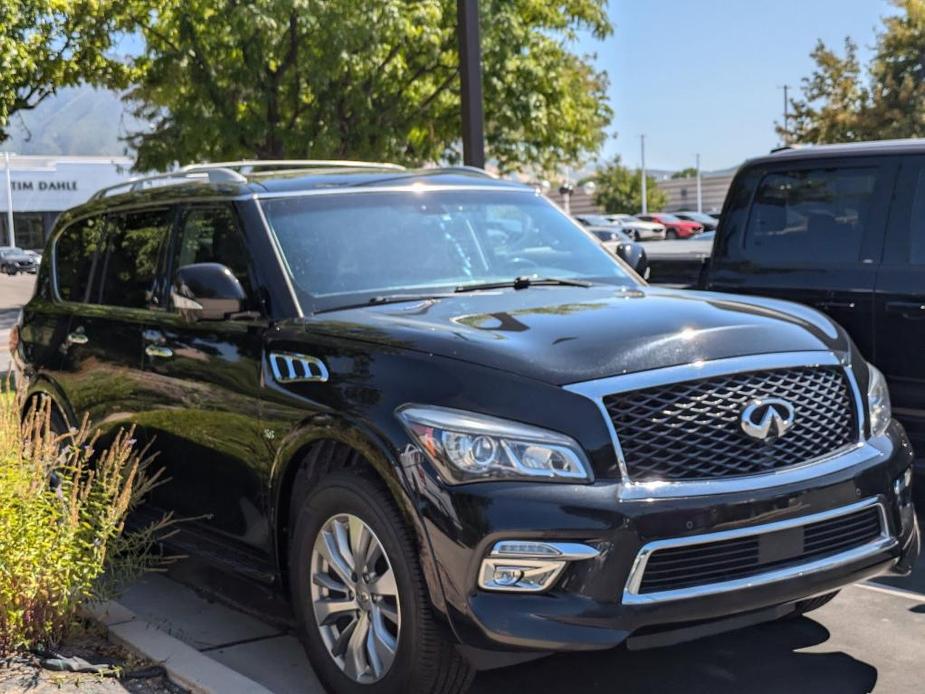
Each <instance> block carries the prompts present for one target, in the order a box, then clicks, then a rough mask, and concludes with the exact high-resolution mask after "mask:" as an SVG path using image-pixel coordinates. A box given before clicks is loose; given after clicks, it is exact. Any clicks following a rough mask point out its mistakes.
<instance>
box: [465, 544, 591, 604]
mask: <svg viewBox="0 0 925 694" xmlns="http://www.w3.org/2000/svg"><path fill="white" fill-rule="evenodd" d="M598 554H600V553H599V552H598V550H597V549H595V548H594V547H591V546H589V545H583V544H579V543H575V542H543V541H535V540H503V541H501V542H498V543H496V544H495V546H494V547H493V548H492V550H491V553H490V554H489V555H488V556H487V557H486V558H485V559H483V560H482V566H481V569H480V571H479V587H480V588H482V589H484V590H493V591H507V592H512V593H539V592H542V591H544V590H548V589H549V588H551V587H552V586H553V585H554V584H555V582H556V580H557V579H558V578H559V576H560V575H561V574H562V571H563V569H565V567H566V566H568V564H569V562H573V561H582V560H584V559H593V558H594V557H596V556H598Z"/></svg>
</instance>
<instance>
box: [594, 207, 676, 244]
mask: <svg viewBox="0 0 925 694" xmlns="http://www.w3.org/2000/svg"><path fill="white" fill-rule="evenodd" d="M605 216H606V218H607V219H609V220H610V221H611V222H613V223H615V224H619V225H620V228H621V229H623V231H625V232H626V233H627V234H629V235H630V236H632V237H633V238H634V239H635V240H636V241H662V240H663V239H664V238H665V225H664V224H659V223H658V222H644V221H643V220H641V219H639V218H638V217H634V216H633V215H631V214H608V215H605Z"/></svg>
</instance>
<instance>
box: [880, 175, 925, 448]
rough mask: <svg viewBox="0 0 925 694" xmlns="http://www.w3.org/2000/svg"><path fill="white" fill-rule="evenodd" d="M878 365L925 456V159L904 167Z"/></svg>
mask: <svg viewBox="0 0 925 694" xmlns="http://www.w3.org/2000/svg"><path fill="white" fill-rule="evenodd" d="M874 298H875V302H876V311H877V323H876V325H877V333H876V335H877V336H876V347H875V352H874V363H875V364H876V365H877V367H878V368H879V369H880V370H881V371H883V373H884V374H885V375H886V377H887V381H888V382H889V385H890V397H891V399H892V401H893V408H894V411H895V413H896V416H897V418H898V419H900V421H902V422H903V424H905V425H906V429H907V430H908V432H909V435H910V438H911V439H912V445H913V448H914V449H915V451H916V456H917V457H922V456H923V455H925V360H923V353H925V157H909V158H907V159H905V160H904V161H903V163H902V165H901V168H900V172H899V176H898V178H897V183H896V191H895V195H894V204H893V210H892V214H891V216H890V220H889V227H888V229H887V236H886V245H885V247H884V252H883V263H882V265H881V267H880V271H879V273H878V274H877V287H876V293H875V295H874Z"/></svg>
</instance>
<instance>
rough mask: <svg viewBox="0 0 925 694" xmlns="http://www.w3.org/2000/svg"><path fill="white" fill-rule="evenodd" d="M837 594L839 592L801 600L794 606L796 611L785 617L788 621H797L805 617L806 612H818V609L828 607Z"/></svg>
mask: <svg viewBox="0 0 925 694" xmlns="http://www.w3.org/2000/svg"><path fill="white" fill-rule="evenodd" d="M838 593H839V591H837V590H833V591H832V592H831V593H826V594H825V595H817V596H816V597H815V598H809V599H808V600H801V601H800V602H798V603H797V604H796V606H795V607H796V609H795V610H794V611H793V612H791V613H790V614H789V615H787V617H788V618H789V619H797V618H798V617H802V616H803V615H805V614H806V613H807V612H812V611H813V610H818V609H819V608H820V607H822V606H824V605H828V604H829V603H830V602H832V600H834V599H835V596H836V595H838Z"/></svg>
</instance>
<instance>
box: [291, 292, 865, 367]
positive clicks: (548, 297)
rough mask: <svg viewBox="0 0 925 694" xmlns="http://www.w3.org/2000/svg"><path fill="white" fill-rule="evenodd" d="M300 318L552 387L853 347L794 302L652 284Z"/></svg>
mask: <svg viewBox="0 0 925 694" xmlns="http://www.w3.org/2000/svg"><path fill="white" fill-rule="evenodd" d="M303 320H304V322H305V326H306V329H307V330H309V331H311V332H312V333H314V334H318V333H324V334H328V335H332V336H339V337H345V336H349V337H350V338H351V339H357V340H361V341H366V342H373V343H378V344H382V345H385V346H389V347H397V348H404V349H411V350H415V351H420V352H426V353H431V354H436V355H440V356H443V357H448V358H451V359H459V360H463V361H467V362H471V363H477V364H481V365H484V366H488V367H491V368H496V369H500V370H502V371H507V372H512V373H516V374H518V375H521V376H525V377H527V378H532V379H537V380H541V381H544V382H547V383H553V384H556V385H565V384H568V383H576V382H580V381H588V380H593V379H597V378H603V377H606V376H613V375H617V374H623V373H630V372H634V371H644V370H647V369H655V368H661V367H666V366H675V365H678V364H686V363H690V362H693V361H697V360H710V359H720V358H725V357H736V356H744V355H751V354H762V353H771V352H791V351H814V350H832V351H841V352H847V351H849V350H850V343H849V342H848V339H847V338H846V337H845V335H844V333H843V332H842V331H841V330H840V329H839V328H838V327H837V326H836V325H835V324H834V323H833V322H832V321H830V320H829V319H828V318H826V317H825V316H824V315H822V314H820V313H818V312H817V311H814V310H812V309H809V308H806V307H804V306H800V305H798V304H791V303H788V302H783V301H777V300H772V299H761V298H755V297H748V298H746V297H737V296H735V295H729V294H715V293H710V292H693V291H677V290H669V289H663V288H654V287H639V288H626V289H622V288H619V287H613V286H604V285H595V286H593V287H590V288H584V287H562V286H545V287H543V286H534V287H530V288H528V289H522V290H514V289H503V290H497V291H485V292H477V293H466V294H460V295H459V296H453V297H450V298H442V299H428V300H425V301H415V302H407V303H400V304H388V305H384V306H370V307H362V308H353V309H344V310H341V311H332V312H326V313H322V314H318V315H315V316H310V317H307V318H305V319H303Z"/></svg>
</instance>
